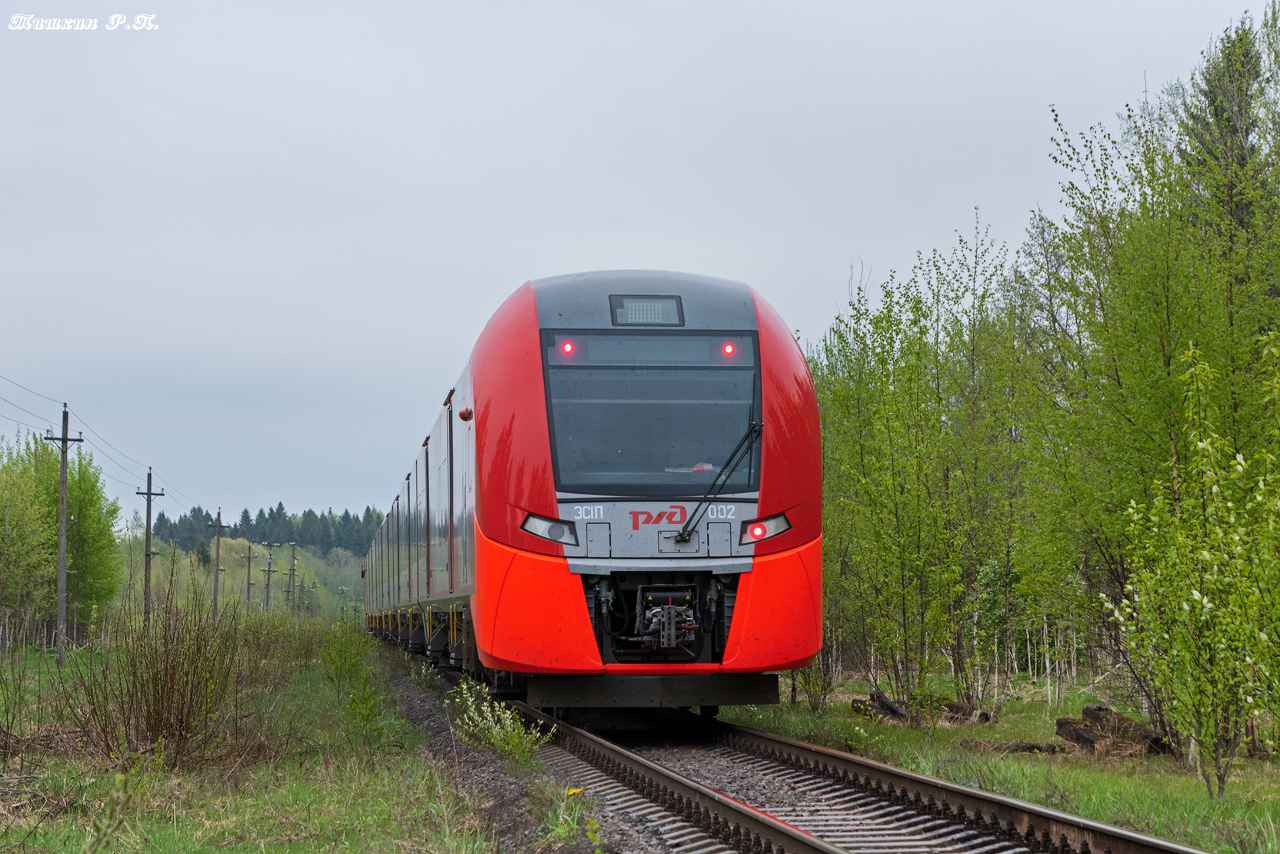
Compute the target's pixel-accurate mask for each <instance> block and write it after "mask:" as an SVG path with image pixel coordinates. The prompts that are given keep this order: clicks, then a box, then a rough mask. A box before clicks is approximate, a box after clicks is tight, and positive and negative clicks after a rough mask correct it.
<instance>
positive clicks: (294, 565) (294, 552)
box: [285, 543, 298, 614]
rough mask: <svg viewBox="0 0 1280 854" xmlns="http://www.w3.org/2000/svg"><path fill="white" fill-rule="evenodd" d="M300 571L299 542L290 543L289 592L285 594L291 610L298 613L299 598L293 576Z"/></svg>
mask: <svg viewBox="0 0 1280 854" xmlns="http://www.w3.org/2000/svg"><path fill="white" fill-rule="evenodd" d="M297 571H298V544H297V543H289V592H288V593H286V594H285V601H287V602H288V603H289V610H290V611H292V612H293V613H295V614H296V613H298V600H297V597H295V596H294V594H293V576H294V573H296V572H297Z"/></svg>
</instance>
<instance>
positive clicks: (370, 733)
mask: <svg viewBox="0 0 1280 854" xmlns="http://www.w3.org/2000/svg"><path fill="white" fill-rule="evenodd" d="M386 703H387V695H386V694H384V693H382V690H381V689H380V688H378V686H377V684H376V682H375V681H374V680H373V678H372V674H370V673H369V672H368V671H365V672H364V673H361V674H360V682H359V684H357V685H355V686H354V687H353V689H352V690H351V694H350V696H349V697H348V700H347V704H348V710H349V712H350V716H351V722H352V732H353V733H354V734H356V735H358V736H359V737H360V738H361V739H362V740H363V741H364V744H365V746H366V747H370V748H372V747H379V746H381V745H382V743H383V742H384V741H385V739H386V735H387V730H386V726H385V725H384V724H383V720H382V710H383V708H384V707H385V706H386Z"/></svg>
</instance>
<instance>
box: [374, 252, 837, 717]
mask: <svg viewBox="0 0 1280 854" xmlns="http://www.w3.org/2000/svg"><path fill="white" fill-rule="evenodd" d="M820 443H821V439H820V433H819V426H818V408H817V400H816V397H815V395H814V388H813V380H812V378H811V376H810V374H809V368H808V364H807V363H806V361H805V358H804V355H803V353H801V351H800V348H799V346H797V344H796V341H795V339H794V338H793V337H792V335H791V332H790V330H789V329H788V328H787V325H786V324H785V323H784V322H783V320H782V318H781V317H780V316H779V315H778V314H777V312H776V311H774V309H773V308H772V307H771V306H770V305H769V304H768V303H766V302H765V301H764V299H763V298H761V296H760V295H759V294H758V293H756V292H755V291H754V290H752V289H751V288H750V287H748V286H746V285H743V284H739V283H736V282H730V281H725V280H721V279H714V278H708V277H704V276H693V275H685V274H678V273H665V272H637V271H613V272H599V273H582V274H576V275H569V276H560V277H555V278H549V279H541V280H537V281H532V282H528V283H526V284H524V285H523V286H522V287H520V288H519V289H518V290H516V292H515V293H513V294H512V295H511V296H510V297H509V298H508V299H507V300H506V301H505V302H504V303H503V304H502V306H501V307H500V308H499V309H498V310H497V312H496V313H495V314H494V315H493V317H492V318H491V319H490V320H489V322H488V324H487V325H486V326H485V328H484V331H483V332H482V333H481V335H480V338H479V340H478V341H477V342H476V345H475V349H474V350H473V351H472V353H471V358H470V361H469V363H468V364H467V367H466V368H465V369H464V370H463V372H462V376H461V378H460V379H459V380H458V382H457V385H456V386H455V387H454V389H453V390H452V391H450V392H449V394H448V397H447V398H446V399H445V401H444V406H443V410H442V411H441V413H440V415H439V418H438V419H437V421H436V423H435V426H434V427H433V428H432V430H431V433H430V435H429V436H428V438H427V440H426V441H424V442H423V445H422V449H421V450H420V451H419V453H418V456H417V460H416V461H415V463H414V466H413V469H412V471H410V473H409V474H408V476H407V477H406V478H405V480H404V482H403V484H402V487H401V490H400V494H399V495H398V497H397V498H396V499H395V500H394V502H393V503H392V505H391V512H390V513H389V514H388V516H387V518H386V521H385V522H384V523H383V525H382V527H381V529H380V530H379V531H378V534H377V536H376V537H375V539H374V542H373V544H372V546H371V548H370V550H369V553H368V555H367V558H366V565H365V570H364V573H363V574H364V594H365V613H366V619H367V621H368V627H369V630H370V631H371V632H373V633H375V634H377V635H379V636H381V637H384V638H386V639H387V640H391V641H397V642H399V643H400V644H402V645H404V646H406V647H407V648H409V649H410V650H411V651H416V652H421V653H424V654H426V655H428V656H430V657H431V658H432V659H433V660H435V661H437V662H439V663H440V664H442V665H445V666H453V667H459V668H462V669H464V670H467V671H469V672H471V673H474V674H476V675H478V676H481V677H483V678H485V679H487V680H488V681H489V682H490V683H491V684H492V685H494V687H495V688H496V689H497V690H498V691H499V692H504V693H508V694H510V695H514V696H523V697H524V698H525V699H526V700H527V701H528V702H529V703H530V704H532V705H535V706H542V707H607V706H702V707H704V708H705V707H708V706H711V707H714V706H718V705H720V704H729V703H769V702H777V697H778V682H777V675H776V671H779V670H785V669H789V668H796V667H802V666H804V665H805V664H808V663H809V662H810V661H811V660H812V659H813V657H814V655H815V654H816V653H817V651H818V649H819V647H820V646H821V644H822V476H821V446H820Z"/></svg>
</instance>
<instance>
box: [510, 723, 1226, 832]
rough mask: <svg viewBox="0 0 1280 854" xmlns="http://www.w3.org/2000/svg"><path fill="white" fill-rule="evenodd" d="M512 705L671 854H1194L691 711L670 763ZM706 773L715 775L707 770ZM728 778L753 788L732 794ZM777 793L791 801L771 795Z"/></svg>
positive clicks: (568, 767) (562, 763)
mask: <svg viewBox="0 0 1280 854" xmlns="http://www.w3.org/2000/svg"><path fill="white" fill-rule="evenodd" d="M514 705H515V706H516V708H518V709H519V710H520V712H521V713H522V714H524V715H525V716H526V717H527V718H529V719H531V720H536V721H539V722H542V723H546V724H553V725H555V727H556V731H557V745H558V747H559V748H560V749H562V750H563V751H565V754H564V755H562V756H561V755H558V756H557V757H555V758H553V759H552V763H553V764H556V765H558V766H559V767H560V768H561V769H562V770H565V771H567V772H569V773H571V774H576V775H577V776H578V777H579V778H581V779H583V781H584V783H586V785H587V787H588V788H589V789H590V790H592V791H595V792H598V793H600V794H601V795H602V796H603V797H605V798H606V800H607V801H612V802H614V803H617V804H621V805H622V806H623V807H624V808H626V809H628V811H631V812H639V813H640V814H642V815H644V816H645V817H646V818H648V819H649V820H651V821H653V822H654V823H655V824H656V825H657V827H658V828H659V830H660V832H661V833H662V834H663V836H664V837H665V838H666V839H667V842H668V844H669V845H670V846H671V847H672V848H673V850H675V851H678V852H681V854H695V852H696V854H713V852H723V851H737V852H750V854H814V853H815V852H821V854H844V853H845V852H871V854H881V852H883V854H889V852H892V853H893V854H933V853H934V852H936V854H1202V852H1199V851H1196V849H1192V848H1187V847H1184V846H1181V845H1175V844H1172V843H1169V842H1164V841H1161V840H1158V839H1154V838H1152V837H1148V836H1144V835H1142V834H1139V833H1134V832H1133V831H1129V830H1124V829H1123V828H1118V827H1111V826H1108V825H1104V824H1100V823H1098V822H1093V821H1088V820H1086V819H1082V818H1078V817H1075V816H1071V815H1067V814H1066V813H1061V812H1058V811H1056V810H1051V809H1047V808H1045V807H1039V806H1035V805H1033V804H1027V803H1023V802H1021V801H1016V800H1013V799H1011V798H1005V797H1001V796H999V795H989V794H986V793H983V792H978V791H975V790H973V789H967V788H965V787H963V786H956V785H953V784H950V783H946V782H943V781H941V780H934V779H931V778H928V777H923V776H920V775H918V774H913V773H911V772H908V771H902V770H900V769H897V768H893V767H890V766H888V765H883V764H880V763H878V762H872V761H870V760H867V759H863V758H860V757H857V756H852V755H850V754H846V753H841V752H839V751H835V750H829V749H826V748H822V747H817V746H815V745H811V744H805V743H803V742H799V741H795V740H793V739H788V738H784V737H782V736H776V735H771V734H769V733H764V732H759V731H757V730H753V729H749V728H746V727H739V726H734V725H731V724H724V723H720V722H718V721H706V720H703V719H701V718H699V717H698V716H695V715H688V716H687V719H688V720H687V724H688V726H687V727H682V731H683V732H685V733H686V734H687V733H690V732H693V731H695V730H696V731H699V732H701V733H703V734H705V736H706V738H705V739H695V741H696V742H701V743H695V744H692V745H681V746H680V747H679V748H678V754H679V755H678V756H677V757H675V761H672V757H671V756H667V755H666V753H664V751H662V750H655V749H653V748H646V747H644V746H641V747H638V748H636V749H629V748H627V747H624V746H622V745H621V744H618V743H616V742H614V741H610V740H608V739H606V738H604V737H603V736H601V735H599V734H597V733H593V732H589V731H588V730H586V729H583V728H580V727H577V726H573V725H571V724H568V723H566V722H565V721H563V720H560V719H556V718H553V717H551V716H549V715H546V714H544V713H542V712H540V711H538V710H537V709H533V708H531V707H529V706H526V705H524V704H521V703H516V704H514ZM672 750H677V749H676V748H672ZM646 753H647V754H648V755H647V756H646V755H645V754H646ZM668 753H669V751H668ZM569 757H572V758H569ZM664 757H665V759H664ZM655 760H661V761H655ZM583 765H585V766H589V769H590V770H587V769H584V768H583V767H582V766H583ZM675 765H678V766H679V768H680V769H682V770H684V771H686V772H687V774H686V773H681V770H677V768H675V767H672V766H675ZM717 767H718V769H719V770H718V771H717V772H716V773H715V774H713V773H711V772H710V771H709V770H708V769H712V768H717ZM726 769H727V773H726ZM735 774H736V775H737V776H738V778H739V779H740V780H743V781H750V782H751V784H752V785H747V786H745V787H743V786H735V785H734V784H733V782H732V780H733V777H734V776H735ZM716 776H718V778H719V779H720V780H722V781H723V780H729V781H730V782H729V785H727V786H721V788H728V789H742V790H743V791H745V792H746V794H743V792H742V791H734V794H735V795H739V797H731V796H730V795H729V794H726V793H725V792H724V791H721V790H720V788H716V787H715V786H713V785H708V784H707V783H709V782H714V781H713V780H710V779H707V778H708V777H716ZM697 777H702V778H703V779H704V782H699V781H698V779H695V778H697ZM779 792H787V793H790V794H791V796H790V797H779V796H778V793H779ZM770 793H772V794H770ZM641 798H642V799H643V802H642V801H640V800H639V799H641ZM748 801H751V802H748ZM644 802H647V805H646V804H644Z"/></svg>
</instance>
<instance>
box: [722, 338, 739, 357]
mask: <svg viewBox="0 0 1280 854" xmlns="http://www.w3.org/2000/svg"><path fill="white" fill-rule="evenodd" d="M720 349H721V350H723V351H724V354H725V355H726V356H732V355H733V354H734V353H736V352H738V348H737V347H735V346H733V342H732V341H726V342H724V346H723V347H721V348H720Z"/></svg>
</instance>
